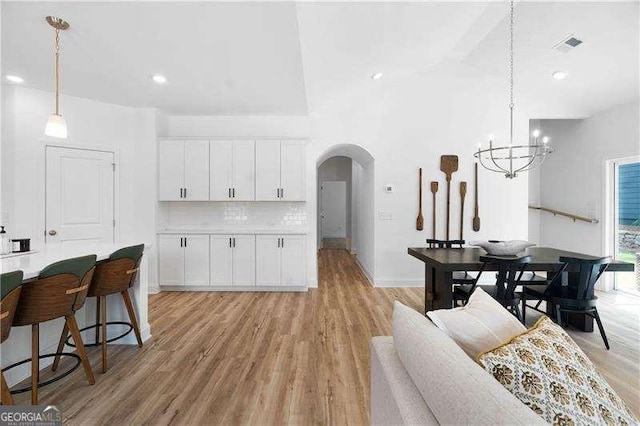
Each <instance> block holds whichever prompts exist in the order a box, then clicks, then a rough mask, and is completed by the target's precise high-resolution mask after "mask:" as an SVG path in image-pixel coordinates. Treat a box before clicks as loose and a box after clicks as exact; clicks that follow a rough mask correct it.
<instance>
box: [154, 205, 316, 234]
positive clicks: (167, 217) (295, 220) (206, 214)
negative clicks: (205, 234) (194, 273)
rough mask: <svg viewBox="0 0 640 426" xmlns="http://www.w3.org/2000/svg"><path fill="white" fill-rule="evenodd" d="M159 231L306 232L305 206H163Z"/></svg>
mask: <svg viewBox="0 0 640 426" xmlns="http://www.w3.org/2000/svg"><path fill="white" fill-rule="evenodd" d="M160 204H161V209H162V210H164V212H163V214H162V215H161V218H159V224H160V229H176V228H177V229H180V228H222V227H239V228H240V227H241V228H306V227H307V203H305V202H228V203H227V202H166V203H160Z"/></svg>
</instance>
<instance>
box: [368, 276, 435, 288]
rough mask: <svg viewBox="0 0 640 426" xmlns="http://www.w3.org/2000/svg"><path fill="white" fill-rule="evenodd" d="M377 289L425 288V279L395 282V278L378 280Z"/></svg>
mask: <svg viewBox="0 0 640 426" xmlns="http://www.w3.org/2000/svg"><path fill="white" fill-rule="evenodd" d="M375 287H387V288H393V287H424V278H420V279H413V280H411V279H409V280H406V279H402V280H394V279H393V278H383V279H379V280H376V284H375Z"/></svg>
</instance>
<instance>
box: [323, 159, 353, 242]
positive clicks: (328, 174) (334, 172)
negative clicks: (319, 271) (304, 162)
mask: <svg viewBox="0 0 640 426" xmlns="http://www.w3.org/2000/svg"><path fill="white" fill-rule="evenodd" d="M351 163H352V161H351V159H350V158H348V157H340V156H338V157H332V158H329V159H328V160H326V161H325V162H323V163H322V164H320V166H319V167H318V188H317V191H318V206H320V197H321V192H320V185H321V184H322V182H324V181H343V182H346V184H347V203H346V209H347V210H346V217H347V219H346V239H347V248H349V249H350V248H351V239H352V236H351V234H352V229H351V228H352V223H351V222H352V208H351V205H352V184H351V180H352V177H351V176H352V171H351ZM317 232H318V238H317V240H318V247H320V240H321V239H322V236H321V235H320V232H321V230H320V220H318V229H317Z"/></svg>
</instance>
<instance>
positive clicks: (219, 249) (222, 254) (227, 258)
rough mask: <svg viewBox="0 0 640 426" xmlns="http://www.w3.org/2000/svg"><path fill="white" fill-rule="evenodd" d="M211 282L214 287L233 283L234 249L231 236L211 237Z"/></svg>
mask: <svg viewBox="0 0 640 426" xmlns="http://www.w3.org/2000/svg"><path fill="white" fill-rule="evenodd" d="M210 238H211V266H210V267H211V280H210V284H211V285H214V286H216V285H217V286H227V285H231V284H232V283H233V275H232V271H233V269H232V265H233V248H232V244H231V242H232V240H233V237H232V236H231V235H211V237H210Z"/></svg>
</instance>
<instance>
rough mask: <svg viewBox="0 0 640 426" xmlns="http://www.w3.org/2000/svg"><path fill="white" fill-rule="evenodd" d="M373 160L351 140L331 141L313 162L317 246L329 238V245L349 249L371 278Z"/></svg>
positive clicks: (371, 279)
mask: <svg viewBox="0 0 640 426" xmlns="http://www.w3.org/2000/svg"><path fill="white" fill-rule="evenodd" d="M374 163H375V161H374V158H373V156H372V155H371V154H370V153H369V152H368V151H367V150H365V149H364V148H362V147H360V146H358V145H354V144H339V145H334V146H332V147H330V148H329V149H327V150H326V151H325V152H324V153H323V154H322V155H320V156H319V157H318V160H317V162H316V188H317V194H318V199H317V204H316V206H317V208H316V210H317V211H316V213H317V216H316V217H317V231H316V232H317V241H316V242H317V246H318V249H321V248H322V247H323V246H327V243H329V242H330V243H331V247H339V248H344V249H346V250H348V251H350V252H351V254H353V255H354V256H355V258H356V260H357V262H358V264H359V265H360V267H361V268H362V269H363V271H364V273H365V275H367V277H368V278H369V280H370V281H371V282H373V277H374V270H375V207H374V206H375V200H374V193H375V191H374V184H375V183H374V182H375V174H374V171H375V169H374ZM329 214H331V216H332V217H330V218H329V217H327V215H329ZM323 215H324V218H323ZM328 248H329V247H328Z"/></svg>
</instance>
